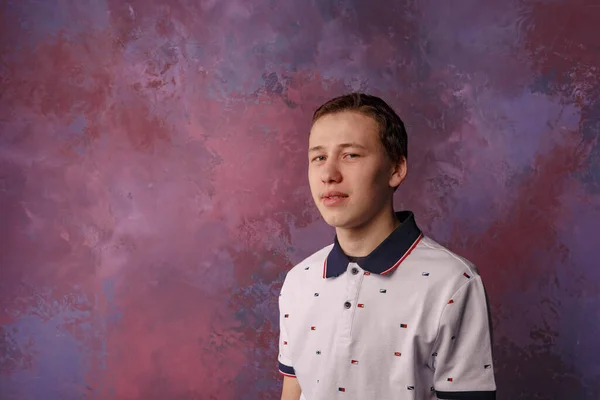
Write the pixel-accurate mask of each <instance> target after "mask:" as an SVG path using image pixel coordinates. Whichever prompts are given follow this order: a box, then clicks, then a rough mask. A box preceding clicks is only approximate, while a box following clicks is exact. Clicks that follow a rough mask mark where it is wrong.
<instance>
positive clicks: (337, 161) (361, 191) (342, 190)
mask: <svg viewBox="0 0 600 400" xmlns="http://www.w3.org/2000/svg"><path fill="white" fill-rule="evenodd" d="M312 123H313V124H312V128H311V132H310V138H309V153H308V156H309V168H308V177H309V183H310V188H311V192H312V195H313V199H314V201H315V203H316V205H317V207H318V208H319V211H320V212H321V215H323V218H324V219H325V221H326V222H327V223H328V224H330V225H332V226H335V227H344V228H355V227H359V226H361V225H363V224H366V223H368V222H369V221H370V220H372V219H373V218H375V217H376V216H378V215H380V214H381V213H382V212H386V211H387V208H389V207H391V206H392V196H393V193H394V191H395V190H396V189H397V188H398V186H399V185H400V184H401V183H402V181H403V180H404V178H405V176H406V158H407V135H406V130H405V128H404V123H403V122H402V120H401V119H400V117H398V115H397V114H396V113H395V112H394V110H393V109H392V108H391V107H390V106H389V105H388V104H386V103H385V102H384V101H383V100H381V99H380V98H378V97H375V96H370V95H367V94H363V93H352V94H348V95H344V96H340V97H336V98H334V99H332V100H329V101H328V102H327V103H325V104H323V105H322V106H320V107H319V108H318V109H317V110H316V111H315V113H314V114H313V121H312ZM332 192H339V195H340V197H338V196H335V193H332Z"/></svg>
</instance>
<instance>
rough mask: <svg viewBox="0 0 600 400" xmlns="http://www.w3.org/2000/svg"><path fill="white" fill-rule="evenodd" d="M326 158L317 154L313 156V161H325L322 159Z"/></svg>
mask: <svg viewBox="0 0 600 400" xmlns="http://www.w3.org/2000/svg"><path fill="white" fill-rule="evenodd" d="M323 158H325V157H323V156H317V157H315V158H313V161H323V160H322V159H323Z"/></svg>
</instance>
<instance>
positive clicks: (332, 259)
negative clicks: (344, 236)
mask: <svg viewBox="0 0 600 400" xmlns="http://www.w3.org/2000/svg"><path fill="white" fill-rule="evenodd" d="M396 218H398V220H399V221H400V225H399V226H398V227H397V228H396V229H395V230H394V231H393V232H392V233H390V235H389V236H388V237H387V238H385V240H384V241H383V242H381V243H380V244H379V246H377V247H376V248H375V250H373V251H372V252H371V254H369V255H368V256H366V257H360V258H358V260H357V264H358V265H359V266H360V267H361V268H362V269H364V270H365V271H368V272H371V273H374V274H380V275H385V274H389V273H390V272H392V271H393V270H394V269H396V268H397V267H398V265H400V263H401V262H402V261H403V260H404V259H405V258H406V257H407V256H408V254H409V253H410V252H411V251H412V249H414V248H415V247H416V246H417V243H419V240H421V237H422V233H421V230H420V229H419V227H418V226H417V223H416V222H415V214H414V213H413V212H412V211H399V212H396ZM349 262H350V259H349V258H348V256H347V255H346V254H345V253H344V251H343V250H342V248H341V246H340V243H339V242H338V239H337V235H336V237H335V243H334V245H333V248H332V249H331V251H330V252H329V255H328V256H327V258H326V260H325V265H324V266H323V268H324V270H323V276H324V277H325V278H331V277H335V276H339V275H341V274H343V273H344V272H345V271H346V269H347V268H348V263H349Z"/></svg>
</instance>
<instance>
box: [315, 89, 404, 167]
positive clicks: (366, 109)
mask: <svg viewBox="0 0 600 400" xmlns="http://www.w3.org/2000/svg"><path fill="white" fill-rule="evenodd" d="M342 111H356V112H359V113H361V114H363V115H366V116H367V117H371V118H373V119H374V120H375V121H376V122H377V125H378V126H379V137H380V138H381V143H382V144H383V147H384V148H385V151H386V152H387V155H388V156H389V157H390V159H391V160H392V162H394V163H397V162H400V161H402V160H403V159H404V160H406V159H407V158H408V136H407V134H406V129H405V127H404V122H402V119H400V117H399V116H398V114H396V112H395V111H394V110H393V109H392V107H390V106H389V105H388V104H387V103H386V102H385V101H383V100H382V99H380V98H379V97H376V96H373V95H369V94H365V93H360V92H355V93H350V94H345V95H343V96H339V97H335V98H333V99H331V100H329V101H328V102H326V103H325V104H323V105H321V106H320V107H319V108H317V110H316V111H315V112H314V114H313V117H312V123H313V124H314V123H315V122H316V121H317V120H318V119H319V118H321V117H323V116H325V115H327V114H334V113H338V112H342Z"/></svg>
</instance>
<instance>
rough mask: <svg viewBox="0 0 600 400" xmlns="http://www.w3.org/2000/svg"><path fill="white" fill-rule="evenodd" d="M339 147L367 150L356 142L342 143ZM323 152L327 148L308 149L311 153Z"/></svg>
mask: <svg viewBox="0 0 600 400" xmlns="http://www.w3.org/2000/svg"><path fill="white" fill-rule="evenodd" d="M337 147H340V148H343V149H345V148H348V147H354V148H358V149H363V150H366V149H367V148H366V147H365V146H363V145H362V144H360V143H356V142H350V143H342V144H340V145H338V146H337ZM321 150H325V147H323V146H314V147H311V148H310V149H308V152H309V153H311V152H313V151H321Z"/></svg>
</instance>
